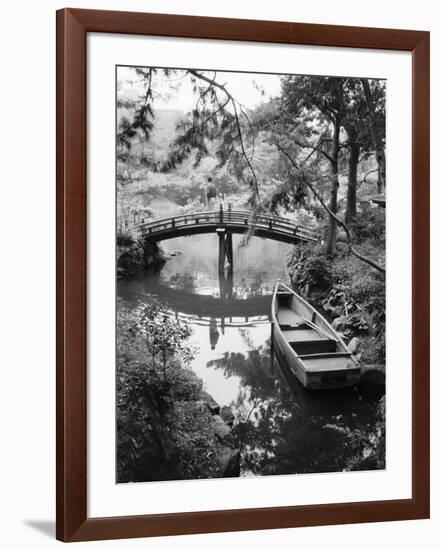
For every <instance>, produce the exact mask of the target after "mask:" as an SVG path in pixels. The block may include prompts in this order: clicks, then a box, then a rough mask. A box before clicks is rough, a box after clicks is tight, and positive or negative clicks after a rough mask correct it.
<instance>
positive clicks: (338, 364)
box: [271, 286, 361, 390]
mask: <svg viewBox="0 0 441 550" xmlns="http://www.w3.org/2000/svg"><path fill="white" fill-rule="evenodd" d="M285 289H288V287H285V286H284V291H283V294H279V292H278V286H277V287H276V289H275V292H274V296H273V304H272V312H271V313H272V346H273V351H274V352H275V354H276V357H277V360H278V363H279V365H280V368H281V370H282V374H283V376H284V377H285V379H286V380H287V383H288V384H289V385H290V386H291V383H292V377H295V378H297V380H298V381H299V382H300V383H301V384H302V385H303V386H304V387H305V388H307V389H311V390H320V389H338V388H345V387H350V386H354V385H356V384H358V383H359V381H360V370H361V369H360V365H359V363H358V361H356V359H355V358H354V357H353V356H352V355H351V354H350V352H349V351H348V349H347V346H346V345H345V344H344V342H343V341H342V339H341V337H340V336H339V335H338V334H337V333H336V332H335V331H334V329H333V328H332V327H331V325H330V324H329V323H328V322H327V321H326V320H325V319H324V318H323V316H321V315H320V314H319V313H318V312H317V311H316V310H315V309H314V308H313V307H312V306H310V305H309V304H308V303H307V302H306V301H305V300H303V298H301V297H299V296H298V295H297V294H295V293H294V292H292V291H291V290H290V289H288V291H289V292H291V293H292V297H291V296H290V295H288V293H287V292H286V290H285ZM279 296H283V299H284V300H285V302H286V301H287V300H286V299H285V298H287V297H288V301H289V303H290V309H291V310H292V316H294V317H296V316H297V317H298V319H301V322H300V324H298V325H297V326H287V325H282V324H281V321H284V317H283V315H285V318H286V312H288V313H289V309H288V308H286V307H284V308H280V309H279V305H280V301H279ZM282 309H284V310H285V311H282ZM285 322H287V321H285ZM303 322H305V323H310V326H308V325H305V327H306V328H305V327H304V326H303ZM311 327H314V328H311ZM311 335H313V336H311ZM319 336H320V338H318V337H319ZM290 338H291V341H290ZM293 338H294V341H292V340H293ZM296 338H297V339H296ZM315 348H317V349H315Z"/></svg>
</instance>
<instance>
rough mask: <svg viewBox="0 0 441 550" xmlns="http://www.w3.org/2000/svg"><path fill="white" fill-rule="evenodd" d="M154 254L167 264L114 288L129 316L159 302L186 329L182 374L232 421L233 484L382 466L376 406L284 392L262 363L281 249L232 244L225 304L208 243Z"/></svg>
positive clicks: (284, 249) (214, 252) (176, 244)
mask: <svg viewBox="0 0 441 550" xmlns="http://www.w3.org/2000/svg"><path fill="white" fill-rule="evenodd" d="M161 247H162V248H163V250H164V251H165V252H166V254H167V255H169V259H168V261H167V263H166V264H165V266H164V268H163V269H162V270H161V272H160V273H156V274H147V275H146V274H142V275H141V276H138V277H136V278H133V279H130V280H124V281H120V282H118V296H119V298H120V299H121V300H122V302H123V304H125V305H127V306H129V307H130V306H131V305H134V304H135V303H137V302H138V301H139V300H142V296H143V295H145V294H155V295H158V296H159V297H161V298H162V299H164V300H165V301H166V302H167V303H168V305H169V307H170V309H171V310H172V311H173V314H174V315H176V316H179V317H180V318H182V319H185V320H186V322H187V323H189V325H190V326H191V328H192V336H191V343H192V344H194V346H195V347H196V350H197V351H196V353H195V357H194V359H193V361H192V363H191V364H190V368H192V369H193V370H194V371H195V373H196V374H197V375H198V376H199V377H200V378H201V379H202V380H203V383H204V389H205V390H206V391H207V392H208V393H209V394H210V395H211V396H212V397H213V398H214V399H215V400H216V402H217V403H218V404H219V405H220V406H221V407H222V406H228V407H230V408H231V410H232V412H233V414H234V425H233V433H234V435H235V437H236V439H237V441H238V445H239V448H240V451H241V476H250V475H268V474H291V473H308V472H330V471H342V470H343V469H346V468H353V469H374V468H375V469H376V468H378V467H383V465H381V464H382V462H381V460H380V461H378V460H377V459H378V457H380V459H381V457H382V455H384V448H379V447H382V445H383V444H382V439H383V438H382V437H381V428H382V421H381V417H382V402H381V401H379V397H378V396H376V397H375V399H373V398H372V396H369V397H367V396H366V395H363V394H362V393H360V391H359V390H358V389H354V388H351V389H349V390H344V391H335V390H334V391H332V392H311V391H307V390H305V389H304V388H303V387H301V386H300V384H299V385H298V388H291V389H289V388H288V386H287V384H286V382H285V380H284V379H283V377H282V376H281V374H280V371H279V367H278V365H277V362H276V361H275V360H274V358H273V357H272V355H271V351H270V350H271V346H270V338H271V325H270V321H269V313H270V304H271V294H272V290H273V287H274V284H275V282H276V281H277V279H281V280H282V281H286V282H287V281H288V274H287V271H286V267H285V266H286V263H287V261H286V260H287V254H288V253H289V251H290V246H289V245H286V244H283V243H277V242H274V241H270V240H265V239H260V238H252V239H251V240H250V242H249V243H248V244H247V245H244V244H243V239H242V237H241V236H238V235H234V236H233V257H234V273H233V293H232V294H233V297H232V299H229V300H222V299H220V297H219V296H220V289H219V279H218V237H217V235H215V234H212V235H210V234H209V235H198V236H191V237H181V238H177V239H172V240H169V241H165V242H163V243H161ZM383 458H384V457H383ZM379 464H380V466H379Z"/></svg>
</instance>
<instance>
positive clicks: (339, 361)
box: [302, 355, 360, 372]
mask: <svg viewBox="0 0 441 550" xmlns="http://www.w3.org/2000/svg"><path fill="white" fill-rule="evenodd" d="M302 361H303V363H304V365H305V369H306V371H307V372H308V371H309V372H311V371H315V372H316V371H323V372H329V371H336V370H346V369H347V370H349V369H359V368H360V367H359V365H357V363H355V362H354V361H353V360H352V359H351V358H350V356H344V355H340V356H338V357H329V355H328V356H326V357H319V356H316V357H312V358H311V357H309V358H308V357H306V358H302Z"/></svg>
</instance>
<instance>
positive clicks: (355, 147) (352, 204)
mask: <svg viewBox="0 0 441 550" xmlns="http://www.w3.org/2000/svg"><path fill="white" fill-rule="evenodd" d="M349 147H350V149H349V175H348V191H347V196H346V212H345V223H347V224H348V225H350V224H351V223H352V222H353V221H354V220H355V218H356V216H357V171H358V160H359V158H360V145H359V144H358V143H356V142H351V144H350V146H349Z"/></svg>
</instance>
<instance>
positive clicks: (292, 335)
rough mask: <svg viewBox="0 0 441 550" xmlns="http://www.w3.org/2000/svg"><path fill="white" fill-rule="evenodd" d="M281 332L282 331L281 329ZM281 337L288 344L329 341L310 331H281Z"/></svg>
mask: <svg viewBox="0 0 441 550" xmlns="http://www.w3.org/2000/svg"><path fill="white" fill-rule="evenodd" d="M282 330H283V329H282ZM283 336H284V337H285V339H286V340H287V341H288V342H307V341H309V340H329V338H326V337H324V336H323V337H322V335H321V334H319V333H318V332H316V331H315V330H312V329H296V328H294V329H291V330H283Z"/></svg>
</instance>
